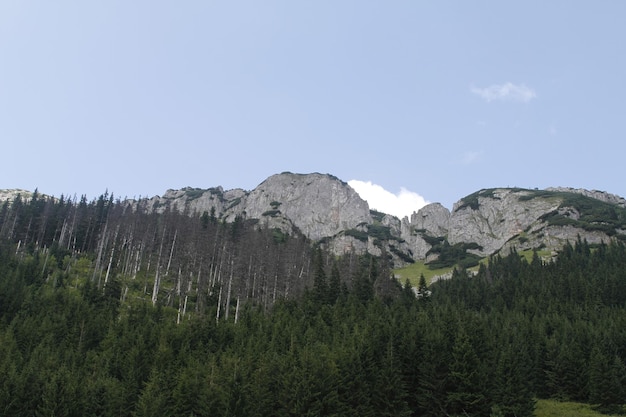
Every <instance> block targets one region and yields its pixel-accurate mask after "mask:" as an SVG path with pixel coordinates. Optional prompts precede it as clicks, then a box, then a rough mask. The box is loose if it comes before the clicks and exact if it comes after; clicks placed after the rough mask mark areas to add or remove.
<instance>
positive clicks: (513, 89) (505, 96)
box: [470, 83, 537, 103]
mask: <svg viewBox="0 0 626 417" xmlns="http://www.w3.org/2000/svg"><path fill="white" fill-rule="evenodd" d="M470 91H471V92H472V93H474V94H476V95H477V96H479V97H481V98H483V99H485V100H487V102H491V101H519V102H522V103H528V102H529V101H531V100H532V99H534V98H536V97H537V93H536V92H535V90H533V89H532V88H530V87H528V86H526V85H524V84H513V83H504V84H493V85H490V86H489V87H485V88H479V87H474V86H472V87H471V88H470Z"/></svg>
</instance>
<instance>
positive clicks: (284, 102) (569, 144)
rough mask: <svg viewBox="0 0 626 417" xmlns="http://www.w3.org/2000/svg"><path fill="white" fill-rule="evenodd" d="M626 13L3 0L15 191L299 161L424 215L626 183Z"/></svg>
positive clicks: (5, 109) (0, 96)
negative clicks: (521, 191)
mask: <svg viewBox="0 0 626 417" xmlns="http://www.w3.org/2000/svg"><path fill="white" fill-rule="evenodd" d="M624 16H626V2H623V1H618V0H613V1H608V0H606V1H597V2H590V1H584V2H583V1H576V0H574V1H572V0H570V1H550V2H545V1H512V2H496V1H472V2H469V1H440V2H435V1H429V2H426V1H417V0H413V1H386V2H382V1H376V2H372V1H364V0H359V1H292V0H289V1H271V0H268V1H237V2H224V1H220V2H217V1H208V0H203V1H193V0H189V1H183V2H171V1H157V0H150V1H140V0H137V1H126V0H125V1H115V0H107V1H102V2H85V1H62V0H61V1H54V2H50V1H38V2H37V1H25V0H0V141H1V143H2V144H3V147H2V149H3V152H2V157H1V159H0V179H1V181H0V188H24V189H29V190H32V189H34V188H36V187H37V188H39V191H41V192H43V193H47V194H52V195H56V196H59V195H60V194H65V195H72V194H74V193H76V194H78V195H79V196H80V195H81V194H86V195H87V196H88V197H90V198H93V197H97V196H98V195H100V194H102V193H103V192H104V191H105V190H108V191H109V192H113V193H114V195H116V196H119V197H138V196H140V195H141V196H153V195H157V194H159V195H160V194H163V193H164V192H165V190H166V189H168V188H182V187H185V186H191V187H200V188H208V187H213V186H216V185H222V186H223V187H224V188H226V189H229V188H244V189H248V190H250V189H253V188H254V187H256V186H257V185H258V184H259V183H260V182H262V181H263V180H264V179H265V178H266V177H268V176H270V175H272V174H275V173H279V172H283V171H291V172H298V173H307V172H321V173H331V174H333V175H336V176H337V177H339V178H341V179H343V180H345V181H350V180H358V181H361V182H362V183H364V184H365V185H366V186H365V187H363V190H362V191H361V193H366V192H367V191H366V189H367V184H370V188H372V187H374V188H375V186H379V187H382V189H383V190H386V191H387V193H386V194H385V193H383V194H381V195H382V196H383V197H384V196H385V195H386V196H387V197H384V198H386V200H387V201H379V200H374V197H370V200H371V201H370V206H373V207H374V208H379V209H380V207H382V206H383V205H391V206H394V205H395V206H397V207H400V206H402V207H403V208H402V211H406V210H409V212H410V211H411V209H410V207H409V208H404V203H403V202H404V201H407V196H408V201H410V202H411V203H409V205H411V204H423V202H424V201H429V202H441V203H442V204H444V205H445V206H446V207H448V208H451V207H452V204H453V203H454V202H455V201H457V200H459V199H460V198H461V197H463V196H465V195H467V194H470V193H472V192H474V191H477V190H478V189H481V188H488V187H498V186H503V187H507V186H511V187H512V186H517V187H528V188H535V187H538V188H545V187H550V186H570V187H576V188H589V189H599V190H603V191H608V192H611V193H614V194H619V195H622V196H624V195H626V182H625V181H624V174H623V173H624V169H623V168H622V167H623V165H624V157H625V152H624V147H625V146H626V145H624V141H623V139H624V136H625V131H626V127H625V123H624V119H625V118H624V114H625V111H624V110H625V109H624V107H625V106H624V100H625V99H626V81H625V80H624V74H626V53H625V52H626V43H624V40H625V39H626V25H624V24H623V22H624ZM401 194H402V195H403V196H404V197H399V196H400V195H401ZM379 198H380V197H379ZM420 201H422V203H419V202H420ZM417 208H419V207H416V209H417ZM398 214H402V213H398Z"/></svg>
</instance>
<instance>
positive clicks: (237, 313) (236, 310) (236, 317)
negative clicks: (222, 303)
mask: <svg viewBox="0 0 626 417" xmlns="http://www.w3.org/2000/svg"><path fill="white" fill-rule="evenodd" d="M239 301H240V297H237V307H236V308H235V324H237V321H238V320H239Z"/></svg>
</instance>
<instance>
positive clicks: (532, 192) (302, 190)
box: [0, 172, 626, 265]
mask: <svg viewBox="0 0 626 417" xmlns="http://www.w3.org/2000/svg"><path fill="white" fill-rule="evenodd" d="M20 191H23V190H7V191H6V192H4V193H3V191H0V200H7V198H5V196H12V197H13V198H14V197H15V195H16V193H18V194H19V192H20ZM24 192H25V191H24ZM124 203H125V204H127V205H128V206H129V207H131V208H133V209H135V210H137V209H138V208H140V207H141V208H142V209H144V210H148V211H153V212H156V213H162V212H165V211H167V210H176V211H179V212H183V213H186V214H188V215H191V216H200V215H202V214H205V213H206V214H207V215H208V214H209V213H210V214H211V216H214V217H216V218H219V219H221V220H222V221H224V222H233V221H235V220H236V219H237V218H243V219H254V220H255V221H257V222H258V223H259V225H262V226H263V227H268V228H271V229H278V230H280V231H281V232H282V233H287V234H289V233H294V232H296V231H298V232H300V233H302V234H304V235H305V236H306V237H308V238H310V239H311V240H313V241H314V242H318V243H319V244H321V245H323V246H325V247H326V248H328V249H329V250H330V251H331V252H333V253H335V254H336V255H343V254H346V253H349V252H354V253H357V254H364V253H370V254H373V255H376V256H383V255H384V256H387V257H389V258H391V259H392V260H393V261H394V264H396V265H403V264H407V263H411V262H415V261H425V262H436V261H439V262H442V261H445V262H447V263H449V262H460V261H462V260H463V259H470V261H471V262H470V263H473V262H474V261H475V258H477V257H485V256H489V255H492V254H494V253H498V252H501V251H503V252H505V253H506V252H507V251H510V250H512V249H513V248H516V249H546V250H558V249H559V248H560V247H562V246H563V245H564V244H565V243H566V242H568V241H569V242H571V241H575V240H576V239H579V238H581V239H585V240H587V241H589V242H590V243H600V242H608V241H610V240H613V239H620V240H626V200H625V199H624V198H622V197H620V196H617V195H615V194H610V193H607V192H603V191H597V190H586V189H575V188H568V187H551V188H547V189H545V190H539V189H524V188H487V189H481V190H479V191H476V192H474V193H472V194H469V195H467V196H465V197H463V198H461V199H459V200H458V201H457V202H456V203H455V204H454V205H453V207H452V209H451V210H448V209H447V208H446V207H444V206H443V205H441V204H440V203H431V204H428V205H426V206H424V207H422V208H420V209H418V210H416V211H414V212H413V214H412V215H411V216H405V217H404V218H402V219H399V218H397V217H395V216H393V215H389V214H386V213H382V212H378V211H374V210H371V209H370V208H369V204H368V203H367V201H365V200H364V199H363V198H361V197H360V196H359V194H358V193H357V192H356V191H355V190H354V189H353V188H352V187H350V185H349V184H348V183H347V182H345V181H342V180H341V179H339V178H337V177H336V176H334V175H331V174H320V173H310V174H299V173H291V172H282V173H280V174H275V175H272V176H270V177H268V178H266V179H265V180H264V181H262V182H261V183H260V184H259V185H258V186H257V187H255V188H254V189H253V190H250V191H246V190H243V189H240V188H235V189H231V190H224V189H223V188H222V187H221V186H217V187H212V188H207V189H201V188H192V187H184V188H182V189H179V190H173V189H168V190H167V191H166V192H165V193H164V194H163V195H162V196H154V197H151V198H142V199H131V200H125V201H124ZM451 248H452V249H451ZM450 253H456V255H454V256H452V257H451V259H448V260H446V258H449V257H450V256H451V255H450ZM461 265H463V264H462V263H461Z"/></svg>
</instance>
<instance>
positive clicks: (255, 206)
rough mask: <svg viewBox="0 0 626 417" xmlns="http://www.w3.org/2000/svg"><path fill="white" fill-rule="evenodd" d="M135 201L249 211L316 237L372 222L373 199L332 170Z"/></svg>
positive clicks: (229, 216) (229, 215)
mask: <svg viewBox="0 0 626 417" xmlns="http://www.w3.org/2000/svg"><path fill="white" fill-rule="evenodd" d="M135 204H145V206H146V207H147V208H148V209H149V210H156V211H157V212H163V211H165V210H167V209H170V210H179V211H187V212H188V213H189V214H193V213H196V214H202V213H204V212H205V211H206V212H207V213H211V211H212V210H213V212H214V213H215V216H217V217H219V218H222V219H224V220H225V221H233V220H234V219H235V217H236V216H243V217H245V218H248V219H258V220H259V221H260V222H261V223H262V224H263V225H267V226H269V227H279V228H281V229H283V230H284V231H286V232H289V231H291V230H285V229H289V228H291V227H292V226H293V227H297V228H298V229H299V230H300V231H301V232H302V233H304V234H305V235H306V236H307V237H309V238H310V239H312V240H319V239H322V238H326V237H332V236H334V235H336V234H337V233H339V232H341V231H344V230H349V229H354V228H356V227H357V226H358V225H359V224H368V223H371V222H372V217H371V215H370V211H369V206H368V204H367V202H366V201H365V200H363V199H362V198H361V197H359V195H358V194H357V193H356V191H354V189H352V187H350V186H349V185H348V184H347V183H345V182H343V181H341V180H339V179H338V178H336V177H334V176H332V175H324V174H318V173H314V174H292V173H290V172H285V173H282V174H277V175H273V176H271V177H269V178H268V179H266V180H265V181H263V182H262V183H261V184H260V185H259V186H257V187H256V188H255V189H254V190H252V191H251V192H246V191H244V190H241V189H235V190H229V191H224V189H223V188H222V187H215V188H210V189H207V190H202V189H198V188H183V189H181V190H168V191H167V192H166V193H165V194H164V195H163V196H162V197H158V196H157V197H153V198H151V199H149V200H146V201H140V202H136V203H135Z"/></svg>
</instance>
